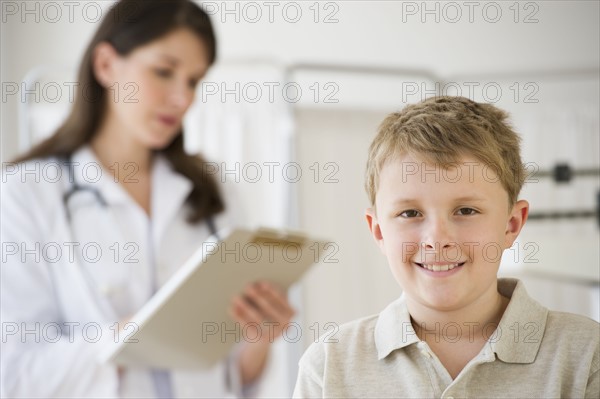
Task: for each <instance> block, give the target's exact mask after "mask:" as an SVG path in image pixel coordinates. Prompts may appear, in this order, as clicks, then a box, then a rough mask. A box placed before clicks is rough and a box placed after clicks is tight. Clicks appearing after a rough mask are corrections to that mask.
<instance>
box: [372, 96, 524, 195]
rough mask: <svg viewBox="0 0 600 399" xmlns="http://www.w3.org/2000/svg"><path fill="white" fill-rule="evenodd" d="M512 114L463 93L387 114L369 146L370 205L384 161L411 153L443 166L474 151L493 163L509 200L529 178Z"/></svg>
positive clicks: (490, 164) (486, 161)
mask: <svg viewBox="0 0 600 399" xmlns="http://www.w3.org/2000/svg"><path fill="white" fill-rule="evenodd" d="M507 119H508V114H507V113H506V112H504V111H502V110H500V109H498V108H496V107H494V106H493V105H490V104H480V103H476V102H474V101H471V100H469V99H468V98H464V97H449V96H443V97H432V98H429V99H426V100H424V101H422V102H420V103H417V104H411V105H407V106H406V107H405V108H404V109H402V111H399V112H394V113H392V114H390V115H388V116H387V117H386V118H385V119H384V121H383V122H382V123H381V125H380V126H379V131H378V133H377V136H376V137H375V139H374V140H373V142H372V143H371V146H370V148H369V158H368V161H367V170H366V181H365V188H366V190H367V194H368V195H369V199H370V201H371V205H373V206H375V198H376V194H377V189H378V186H379V174H380V172H381V169H382V168H383V166H384V165H385V163H386V162H387V161H389V160H391V159H393V158H395V157H398V156H402V155H407V154H412V155H414V156H417V157H418V158H420V159H423V160H424V161H425V162H428V163H433V164H435V165H440V166H442V167H444V168H447V167H449V166H451V165H452V164H454V163H456V162H458V161H459V160H460V158H461V157H462V156H472V157H474V158H476V159H477V160H479V161H480V162H482V163H483V164H484V165H486V166H487V167H490V168H491V170H493V171H494V172H495V173H496V175H497V176H498V178H499V181H500V183H502V186H503V187H504V189H505V190H506V192H507V193H508V199H509V205H510V206H512V205H513V204H514V203H515V202H516V201H517V196H518V195H519V192H520V191H521V187H522V186H523V183H524V181H525V169H524V167H523V163H522V162H521V154H520V141H521V139H520V137H519V135H518V134H517V133H515V132H514V131H513V129H512V127H511V126H510V125H509V123H508V121H507Z"/></svg>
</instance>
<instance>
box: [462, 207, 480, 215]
mask: <svg viewBox="0 0 600 399" xmlns="http://www.w3.org/2000/svg"><path fill="white" fill-rule="evenodd" d="M476 213H477V211H476V210H475V209H473V208H460V209H459V210H458V214H459V215H463V216H468V215H475V214H476Z"/></svg>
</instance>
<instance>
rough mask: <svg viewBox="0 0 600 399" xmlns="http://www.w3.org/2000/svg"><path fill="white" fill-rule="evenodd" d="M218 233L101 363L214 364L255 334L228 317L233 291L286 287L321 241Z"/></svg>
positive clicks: (314, 257)
mask: <svg viewBox="0 0 600 399" xmlns="http://www.w3.org/2000/svg"><path fill="white" fill-rule="evenodd" d="M219 237H220V238H221V239H222V240H221V241H219V242H217V241H216V239H215V240H212V241H210V240H209V241H206V242H204V243H203V245H202V247H201V248H199V249H198V251H196V253H194V255H192V257H191V258H190V259H189V260H188V261H187V262H186V263H185V264H184V265H183V266H182V267H181V269H179V270H178V271H177V273H175V275H174V276H173V277H172V278H171V279H170V280H169V281H168V282H167V283H166V284H165V285H164V286H163V287H162V288H161V289H160V290H159V291H158V292H157V293H156V294H155V295H154V296H153V297H152V298H151V299H150V301H148V303H146V305H144V307H143V308H142V309H140V311H139V312H138V313H137V314H136V315H135V316H134V317H133V318H132V319H131V322H132V323H134V325H135V326H137V327H138V328H139V329H138V330H137V331H136V332H135V333H134V334H132V335H130V336H128V337H127V339H126V340H122V341H120V342H118V343H116V344H114V345H112V346H111V347H110V348H108V350H107V351H106V352H104V353H102V355H101V360H103V361H107V362H112V363H116V364H119V365H122V366H142V367H156V368H169V369H190V368H209V367H211V366H213V365H214V364H215V363H217V362H218V361H220V360H222V359H223V358H224V357H225V356H226V355H227V354H228V353H229V351H230V350H231V348H232V347H233V345H235V344H236V343H239V342H242V341H243V340H244V339H247V340H251V339H252V340H253V339H255V338H256V335H257V332H258V331H257V329H256V328H253V329H252V332H251V334H250V333H249V332H248V331H244V328H243V327H242V326H240V325H239V324H238V323H235V322H234V321H233V320H232V319H231V318H230V317H229V315H228V313H227V309H228V307H229V305H230V301H231V299H232V298H233V296H235V295H238V294H240V293H241V292H242V291H243V290H244V288H245V287H246V285H247V284H249V283H251V282H254V281H257V280H267V281H270V282H272V283H274V284H276V285H278V286H279V287H281V288H282V289H284V290H285V289H287V288H288V287H289V286H290V285H292V284H293V283H294V282H296V281H297V280H298V279H299V278H300V277H301V276H302V274H303V273H304V272H305V271H306V270H307V269H308V268H309V267H310V266H311V265H312V264H313V263H316V262H318V261H319V258H320V257H321V256H322V255H323V251H324V246H325V242H324V241H321V240H313V239H310V238H308V237H307V236H305V235H303V234H301V233H290V232H286V231H280V230H273V229H257V230H247V229H236V230H233V231H231V232H230V233H223V232H221V233H219ZM259 332H260V333H262V334H268V333H269V331H268V330H267V329H262V330H261V331H259ZM244 333H246V334H247V335H246V336H245V335H244ZM250 335H251V337H250Z"/></svg>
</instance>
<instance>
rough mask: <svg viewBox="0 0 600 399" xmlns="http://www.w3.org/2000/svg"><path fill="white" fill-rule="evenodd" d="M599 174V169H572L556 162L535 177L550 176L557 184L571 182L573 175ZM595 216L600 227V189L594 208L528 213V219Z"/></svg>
mask: <svg viewBox="0 0 600 399" xmlns="http://www.w3.org/2000/svg"><path fill="white" fill-rule="evenodd" d="M584 176H585V177H589V176H592V177H593V176H600V169H594V168H586V169H572V168H571V167H570V166H569V165H568V164H563V163H560V164H556V165H555V166H554V168H553V169H552V170H546V171H539V172H537V173H535V177H541V178H552V179H553V180H554V182H556V183H557V184H565V183H569V182H571V180H573V179H574V178H575V177H584ZM590 217H595V218H596V220H597V222H598V227H600V191H599V192H598V193H597V194H596V209H593V210H568V211H547V212H533V213H531V214H529V219H530V220H545V219H581V218H590Z"/></svg>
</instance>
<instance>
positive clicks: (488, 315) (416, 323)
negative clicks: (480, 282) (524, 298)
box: [406, 284, 510, 342]
mask: <svg viewBox="0 0 600 399" xmlns="http://www.w3.org/2000/svg"><path fill="white" fill-rule="evenodd" d="M509 301H510V299H509V298H506V297H504V296H502V295H500V293H499V292H498V290H497V287H496V284H493V285H492V286H491V287H490V289H489V290H487V291H486V292H485V293H484V294H483V295H482V296H481V297H479V298H478V299H477V300H476V301H474V302H472V303H470V304H468V305H467V306H465V307H462V308H460V309H454V310H451V311H444V310H438V309H435V308H431V307H428V306H426V305H424V304H421V303H419V302H417V301H413V300H411V298H407V301H406V302H407V306H408V311H409V313H410V316H411V322H412V325H413V327H414V329H415V332H416V333H417V336H418V337H419V338H420V339H421V340H422V341H430V340H432V339H435V340H436V342H440V339H441V342H456V341H458V340H460V341H467V340H468V341H469V342H473V341H482V340H483V341H485V340H487V339H488V338H489V337H490V336H491V335H492V334H493V333H494V331H495V330H496V327H497V325H498V323H499V322H500V319H501V318H502V315H503V314H504V311H505V310H506V307H507V306H508V302H509Z"/></svg>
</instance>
